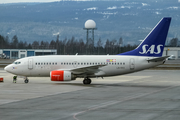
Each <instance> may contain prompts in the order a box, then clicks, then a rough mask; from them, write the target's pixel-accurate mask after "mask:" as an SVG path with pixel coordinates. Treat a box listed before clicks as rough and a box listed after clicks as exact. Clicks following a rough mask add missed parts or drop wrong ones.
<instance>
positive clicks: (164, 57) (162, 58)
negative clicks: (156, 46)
mask: <svg viewBox="0 0 180 120" xmlns="http://www.w3.org/2000/svg"><path fill="white" fill-rule="evenodd" d="M168 57H169V56H163V57H158V58H152V59H147V61H148V62H158V61H163V60H165V59H166V58H168Z"/></svg>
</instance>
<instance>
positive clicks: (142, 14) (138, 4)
mask: <svg viewBox="0 0 180 120" xmlns="http://www.w3.org/2000/svg"><path fill="white" fill-rule="evenodd" d="M179 11H180V3H179V2H178V1H177V0H148V1H144V0H134V2H131V0H126V1H84V2H82V1H81V2H75V1H61V2H52V3H21V4H1V5H0V34H1V35H3V36H6V35H8V36H9V37H10V38H12V36H14V35H17V36H18V38H19V40H22V41H24V40H26V41H27V42H31V41H34V40H37V41H41V40H44V41H50V40H52V39H54V40H55V39H56V36H57V34H59V35H60V39H64V38H71V37H72V36H74V37H75V38H76V39H80V38H82V39H84V40H85V39H86V32H85V31H84V30H83V28H84V23H85V22H86V20H88V19H93V20H94V21H95V22H96V25H97V28H98V29H97V30H96V31H95V40H96V41H97V40H98V39H99V38H101V39H102V41H105V40H107V39H110V40H112V39H116V40H118V39H119V38H120V37H122V38H123V40H124V44H139V40H142V39H144V38H145V36H146V35H147V34H148V33H149V32H150V30H151V29H152V28H153V27H154V26H155V25H156V24H157V22H159V20H160V19H161V18H162V17H172V24H171V27H170V32H169V35H168V38H169V39H170V38H173V37H178V38H180V35H179V33H180V24H179V21H180V15H179Z"/></svg>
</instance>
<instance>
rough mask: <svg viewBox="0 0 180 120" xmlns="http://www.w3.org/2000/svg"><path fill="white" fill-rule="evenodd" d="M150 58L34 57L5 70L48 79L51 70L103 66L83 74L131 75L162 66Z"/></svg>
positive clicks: (119, 56) (161, 62)
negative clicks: (149, 60)
mask: <svg viewBox="0 0 180 120" xmlns="http://www.w3.org/2000/svg"><path fill="white" fill-rule="evenodd" d="M152 58H153V57H143V56H124V55H51V56H34V57H27V58H22V59H19V60H16V61H15V62H14V63H13V64H10V65H8V66H7V67H6V68H5V69H6V71H8V72H10V73H12V74H15V75H18V76H25V77H42V76H44V77H49V76H50V72H51V71H53V70H64V71H65V70H67V71H71V70H73V69H77V68H84V67H88V66H97V65H104V66H102V67H100V68H99V69H97V70H96V71H95V72H93V74H91V73H86V71H84V73H86V75H88V77H106V76H116V75H122V74H127V73H132V72H136V71H140V70H144V69H147V68H151V67H154V66H157V65H160V64H163V61H159V62H148V61H147V59H152ZM90 69H92V68H90ZM85 70H86V69H85ZM92 70H93V69H92ZM76 73H77V77H84V74H79V73H78V71H75V74H76Z"/></svg>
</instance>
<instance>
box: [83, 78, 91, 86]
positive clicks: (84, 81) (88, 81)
mask: <svg viewBox="0 0 180 120" xmlns="http://www.w3.org/2000/svg"><path fill="white" fill-rule="evenodd" d="M83 84H85V85H86V84H91V79H84V80H83Z"/></svg>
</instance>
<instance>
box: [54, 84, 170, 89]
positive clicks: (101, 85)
mask: <svg viewBox="0 0 180 120" xmlns="http://www.w3.org/2000/svg"><path fill="white" fill-rule="evenodd" d="M53 84H54V85H72V86H82V87H106V86H111V87H143V88H167V87H170V86H164V85H163V86H160V85H137V84H131V83H127V84H125V83H115V84H114V83H113V84H103V83H101V84H100V83H94V84H90V85H84V84H82V83H53Z"/></svg>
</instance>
